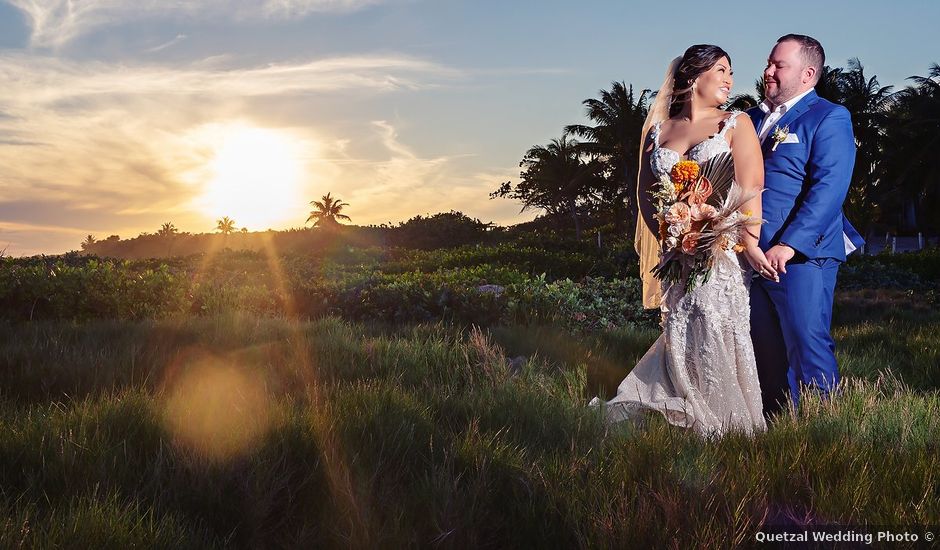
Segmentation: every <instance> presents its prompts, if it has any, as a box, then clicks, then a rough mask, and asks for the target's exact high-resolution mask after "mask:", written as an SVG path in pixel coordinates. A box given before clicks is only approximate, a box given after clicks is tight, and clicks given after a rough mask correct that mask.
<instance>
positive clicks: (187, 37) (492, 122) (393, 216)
mask: <svg viewBox="0 0 940 550" xmlns="http://www.w3.org/2000/svg"><path fill="white" fill-rule="evenodd" d="M715 5H716V4H711V3H708V4H705V3H695V2H688V1H676V2H670V3H657V4H651V3H643V4H635V3H630V2H623V1H621V2H580V3H575V2H570V1H569V2H559V1H542V2H519V1H516V2H506V1H503V2H495V1H477V2H464V1H456V0H454V1H449V0H438V1H434V0H426V1H420V0H259V1H247V0H230V1H223V0H206V1H203V2H169V1H156V0H137V1H135V2H131V1H126V0H74V1H72V2H69V1H67V0H5V1H4V0H0V75H2V77H3V80H4V83H3V86H0V249H3V248H6V253H7V254H11V255H27V254H37V253H58V252H64V251H67V250H70V249H76V248H78V245H79V243H80V242H81V240H82V239H83V238H84V236H85V235H88V234H92V235H95V236H96V237H98V238H105V237H107V236H108V235H112V234H118V235H120V236H121V237H122V238H127V237H133V236H136V235H137V234H138V233H140V232H142V231H149V232H153V231H156V230H157V229H158V228H159V226H160V224H162V223H163V222H167V221H170V222H173V223H174V224H175V225H176V226H177V227H179V228H180V229H181V230H183V231H191V232H204V231H211V230H212V229H213V227H214V226H215V219H216V218H218V217H221V216H222V215H229V216H231V217H233V218H235V220H236V222H237V223H238V224H239V226H245V227H247V228H248V229H249V230H263V229H267V228H269V227H271V228H275V229H279V228H287V227H300V226H301V225H303V222H304V220H305V219H306V217H307V210H308V208H307V202H308V201H310V200H312V199H315V198H319V197H320V196H321V195H323V194H325V193H327V192H332V193H333V195H334V196H339V197H341V198H342V199H343V200H344V201H346V202H348V203H349V204H350V206H349V207H348V208H347V212H348V214H349V215H350V216H351V217H352V218H353V223H356V224H362V225H364V224H369V223H382V222H398V221H401V220H405V219H407V218H409V217H411V216H413V215H415V214H433V213H436V212H442V211H448V210H452V209H453V210H460V211H463V212H465V213H467V214H469V215H471V216H474V217H478V218H481V219H483V220H484V221H496V222H498V223H502V224H508V223H514V222H518V221H523V220H526V219H531V218H532V217H533V216H534V214H535V213H534V212H526V213H523V214H519V207H520V206H519V205H518V204H515V203H512V202H510V201H507V200H498V201H493V200H489V199H488V197H487V193H488V192H489V191H492V190H493V189H495V188H496V187H497V186H498V185H499V183H501V182H502V181H506V180H507V179H513V180H514V179H515V178H516V177H517V175H518V162H519V160H520V159H521V157H522V155H523V153H524V152H525V150H526V149H527V148H529V147H530V146H532V145H534V144H540V143H546V142H547V141H548V140H549V139H551V138H554V137H558V136H559V135H560V133H561V129H562V127H563V126H564V125H566V124H571V123H575V122H582V121H583V115H582V106H581V101H582V100H584V99H585V98H588V97H593V96H595V95H596V94H597V92H598V90H599V89H601V88H606V87H608V86H609V85H610V82H611V81H614V80H623V81H626V82H627V83H633V84H634V85H636V86H637V87H638V88H644V87H656V86H658V85H659V83H660V82H661V80H662V73H663V70H664V68H665V66H666V64H667V63H668V61H669V60H670V59H671V58H672V57H674V56H675V55H679V54H680V53H681V52H682V50H683V49H684V48H685V47H687V46H688V45H690V44H693V43H714V44H719V45H721V46H722V47H723V48H725V49H726V50H727V51H729V52H730V53H731V55H732V58H733V59H732V61H733V65H734V69H735V72H736V78H737V81H736V84H735V90H734V93H737V92H741V91H749V92H750V91H751V90H752V88H753V82H754V80H755V79H756V78H757V77H758V76H759V74H760V71H761V69H762V68H763V64H764V60H765V59H766V56H767V53H768V51H769V49H770V48H771V46H772V45H773V43H774V41H775V40H776V38H777V37H778V36H780V35H782V34H785V33H787V32H800V33H805V34H810V35H812V36H815V37H816V38H818V39H819V40H820V41H821V42H822V43H823V45H824V46H825V48H826V51H827V56H828V62H829V64H830V65H839V66H841V65H844V64H845V62H846V60H847V59H848V58H849V57H859V58H860V59H861V61H862V63H863V65H864V66H865V68H866V71H867V74H868V75H869V76H871V75H877V76H878V79H879V81H880V82H881V83H882V84H894V85H897V86H904V85H905V78H906V77H908V76H911V75H914V74H921V75H923V74H926V73H927V70H928V67H929V66H930V64H931V63H934V62H940V55H938V53H937V52H940V38H937V33H936V32H935V29H934V28H933V26H934V25H935V22H936V21H938V20H940V3H933V2H914V1H896V2H892V3H883V2H877V3H875V2H858V1H856V2H842V1H831V2H819V1H816V2H791V3H788V4H786V5H785V6H781V5H773V6H772V5H770V4H767V5H766V6H761V5H760V4H759V3H754V2H724V3H720V4H717V5H719V6H720V7H718V8H716V7H714V6H715ZM703 6H705V7H703ZM658 10H665V11H658ZM849 19H851V20H852V23H851V24H849V23H848V20H849Z"/></svg>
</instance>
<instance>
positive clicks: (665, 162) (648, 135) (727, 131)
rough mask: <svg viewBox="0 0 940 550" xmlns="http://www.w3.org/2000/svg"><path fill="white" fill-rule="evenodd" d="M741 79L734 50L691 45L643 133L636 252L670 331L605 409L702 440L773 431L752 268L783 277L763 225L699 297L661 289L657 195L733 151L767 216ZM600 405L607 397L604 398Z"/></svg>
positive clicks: (741, 177) (755, 208)
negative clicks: (681, 166) (687, 167)
mask: <svg viewBox="0 0 940 550" xmlns="http://www.w3.org/2000/svg"><path fill="white" fill-rule="evenodd" d="M732 75H733V72H732V70H731V58H730V56H729V55H728V54H727V53H726V52H725V51H724V50H722V49H721V48H719V47H718V46H710V45H696V46H692V47H690V48H689V49H688V50H686V52H685V54H684V55H683V56H682V57H680V58H677V59H675V60H674V61H673V62H672V64H671V65H670V67H669V70H668V71H667V73H666V81H665V83H664V84H663V87H662V88H661V89H660V91H659V94H657V97H656V101H655V103H654V104H653V106H652V108H651V109H650V113H649V116H648V117H647V120H646V124H645V125H644V127H643V136H642V142H641V143H642V144H643V145H642V147H643V149H642V154H641V155H640V156H641V160H640V174H639V180H638V183H637V193H638V198H639V205H640V216H639V217H638V220H637V232H636V235H637V238H636V246H637V252H638V253H639V254H640V273H641V277H642V279H643V304H644V306H645V307H647V308H655V307H660V308H661V310H662V315H663V333H662V335H661V336H660V337H659V339H658V340H656V342H655V343H654V344H653V346H652V348H650V349H649V351H647V352H646V354H645V355H644V356H643V358H642V359H640V362H639V363H638V364H637V365H636V367H635V368H634V369H633V371H632V372H630V374H629V375H628V376H627V377H626V378H625V379H624V380H623V382H621V383H620V386H619V388H618V389H617V395H616V396H614V398H613V399H611V400H610V401H608V402H607V403H606V404H605V405H604V414H605V417H606V419H607V420H608V421H609V422H619V421H622V420H626V419H628V418H633V417H636V416H638V415H639V414H641V413H642V412H644V411H657V412H659V413H661V414H662V415H663V416H664V417H665V418H666V420H667V421H668V422H669V423H670V424H674V425H677V426H682V427H685V428H690V429H692V430H694V431H695V432H697V433H699V434H702V435H721V434H724V433H726V432H728V431H729V430H737V431H744V432H746V433H753V432H754V431H760V430H764V429H766V424H765V423H764V416H763V411H762V405H761V393H760V384H759V382H758V379H757V368H756V364H755V360H754V348H753V346H752V344H751V336H750V321H749V319H750V306H749V294H748V287H749V283H750V277H751V273H753V272H752V271H751V269H753V270H754V271H756V272H757V273H759V274H761V275H762V276H764V277H766V278H768V279H771V280H777V273H776V271H775V270H774V269H772V268H771V266H770V263H769V262H768V261H767V259H766V258H765V257H764V254H763V252H762V251H761V250H760V248H758V246H757V243H758V237H759V227H760V226H750V228H749V230H747V231H746V234H744V235H743V243H742V244H743V245H744V248H743V250H742V252H741V256H743V260H744V261H742V260H740V259H739V258H738V256H737V254H736V253H735V252H734V251H733V250H728V251H727V252H726V253H727V254H728V255H729V256H730V257H731V258H732V259H733V261H732V262H720V261H717V262H714V266H713V267H712V272H711V274H710V276H709V277H708V279H707V280H706V281H705V282H703V283H699V284H698V285H697V286H694V287H693V288H692V290H690V291H688V290H687V289H686V284H685V281H684V280H681V281H679V282H678V283H675V284H671V285H670V284H665V283H662V284H661V283H660V281H658V280H657V279H656V278H654V277H653V275H652V274H651V273H650V270H651V269H652V268H653V267H655V266H656V264H657V263H658V261H659V259H658V255H659V250H660V246H659V243H658V242H657V240H656V237H655V236H654V235H655V234H657V233H658V231H659V229H658V227H659V222H658V221H657V220H656V218H655V216H654V214H655V205H654V204H653V202H652V199H651V198H650V194H649V191H650V189H651V187H652V185H653V184H654V183H655V182H656V181H658V180H659V179H660V177H661V176H663V175H668V174H669V172H670V170H671V169H672V167H673V165H675V164H676V163H677V162H679V161H680V160H682V159H688V160H693V161H696V162H699V163H702V162H705V161H707V160H709V159H711V158H712V157H715V156H716V155H719V154H721V153H727V152H730V153H731V156H732V159H733V161H734V180H735V183H734V184H733V185H736V186H739V187H740V188H741V189H740V190H741V191H743V194H744V196H745V197H751V198H750V199H749V200H748V201H747V202H745V203H744V205H743V206H742V207H741V211H742V212H743V213H745V214H749V215H751V216H753V217H754V218H756V219H760V217H761V198H760V190H761V189H762V187H763V180H764V168H763V166H764V165H763V159H762V156H761V150H760V144H759V142H758V139H757V132H756V131H755V130H754V125H753V123H752V122H751V120H750V118H749V117H747V116H739V115H740V114H741V112H739V111H736V112H731V113H729V112H727V111H724V110H722V109H721V108H720V107H721V106H722V105H723V104H724V103H725V102H726V101H727V100H728V96H729V94H730V92H731V87H732V84H733V78H732ZM748 266H749V267H748ZM591 405H592V406H599V405H601V401H600V400H599V399H598V398H596V397H595V398H594V400H592V401H591Z"/></svg>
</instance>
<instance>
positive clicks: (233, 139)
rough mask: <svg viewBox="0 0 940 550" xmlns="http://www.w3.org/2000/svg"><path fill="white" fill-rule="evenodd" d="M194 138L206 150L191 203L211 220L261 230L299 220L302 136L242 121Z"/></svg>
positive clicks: (302, 206)
mask: <svg viewBox="0 0 940 550" xmlns="http://www.w3.org/2000/svg"><path fill="white" fill-rule="evenodd" d="M199 134H200V141H202V142H203V143H207V144H208V146H209V147H210V148H211V149H212V151H213V153H212V158H211V160H210V161H209V165H208V166H207V167H206V168H207V170H206V171H205V174H206V177H207V180H208V181H206V182H205V183H204V185H205V189H204V192H203V194H202V195H201V196H200V197H199V198H197V199H196V207H197V208H198V209H199V210H200V211H201V212H203V213H204V214H205V215H206V216H208V217H209V218H210V219H211V220H212V221H214V220H216V219H218V218H221V217H223V216H228V217H230V218H232V219H234V220H235V221H236V223H237V224H238V225H239V226H245V227H248V228H250V229H256V230H263V229H267V228H268V227H273V226H276V225H279V224H283V223H285V222H289V221H291V220H297V223H298V225H299V224H300V223H302V222H303V214H304V213H305V212H306V210H305V207H306V205H307V201H308V200H309V199H305V198H304V196H303V190H302V189H301V187H302V185H303V183H304V177H305V163H304V161H303V159H304V158H305V157H308V156H310V155H311V154H312V153H313V152H311V151H309V150H307V149H308V148H310V147H311V144H310V143H309V142H308V140H304V139H300V138H297V137H295V136H292V135H291V134H290V133H288V132H286V131H282V130H272V129H266V128H258V127H254V126H250V125H246V124H242V123H233V124H221V125H210V126H207V127H204V128H202V129H201V130H200V132H199Z"/></svg>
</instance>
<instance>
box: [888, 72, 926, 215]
mask: <svg viewBox="0 0 940 550" xmlns="http://www.w3.org/2000/svg"><path fill="white" fill-rule="evenodd" d="M908 80H912V81H913V82H914V86H910V87H908V88H905V89H904V90H901V91H899V92H897V93H895V94H894V95H893V96H892V101H891V107H890V111H889V112H888V114H887V118H886V123H885V133H886V135H885V140H886V142H887V143H890V144H891V146H890V147H886V148H885V150H884V151H883V157H882V159H881V162H880V163H879V164H880V167H881V169H880V171H879V172H880V175H881V179H882V182H883V185H882V186H879V187H880V188H879V193H878V195H879V197H880V199H881V205H882V207H883V208H885V209H887V210H888V211H890V213H891V214H892V215H893V217H895V219H896V220H897V222H898V225H899V226H900V228H901V229H902V230H911V231H913V230H916V229H918V228H921V227H924V225H925V224H928V225H926V227H924V228H926V229H929V230H932V231H936V230H937V229H938V224H937V222H936V221H935V220H936V217H935V216H934V215H933V213H934V212H936V211H937V208H940V184H938V181H937V178H936V177H935V176H934V175H933V174H934V173H935V172H936V169H935V168H934V158H933V156H934V155H935V154H936V151H937V148H938V147H940V132H938V131H937V128H938V127H940V65H938V64H936V63H934V64H933V65H931V67H930V71H929V73H928V76H912V77H909V78H908ZM885 214H888V212H885ZM918 214H919V215H918Z"/></svg>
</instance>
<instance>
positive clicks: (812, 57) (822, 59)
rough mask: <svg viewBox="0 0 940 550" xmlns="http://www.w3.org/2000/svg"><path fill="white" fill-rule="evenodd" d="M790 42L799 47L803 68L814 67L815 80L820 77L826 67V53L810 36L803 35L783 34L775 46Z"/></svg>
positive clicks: (817, 41)
mask: <svg viewBox="0 0 940 550" xmlns="http://www.w3.org/2000/svg"><path fill="white" fill-rule="evenodd" d="M787 40H792V41H794V42H796V43H798V44H799V45H800V59H802V60H803V66H804V67H816V79H817V80H819V77H820V76H822V72H823V66H825V65H826V51H825V50H823V47H822V44H820V43H819V40H816V39H815V38H813V37H812V36H806V35H805V34H785V35H783V36H781V37H780V38H778V39H777V44H779V43H781V42H786V41H787Z"/></svg>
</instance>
